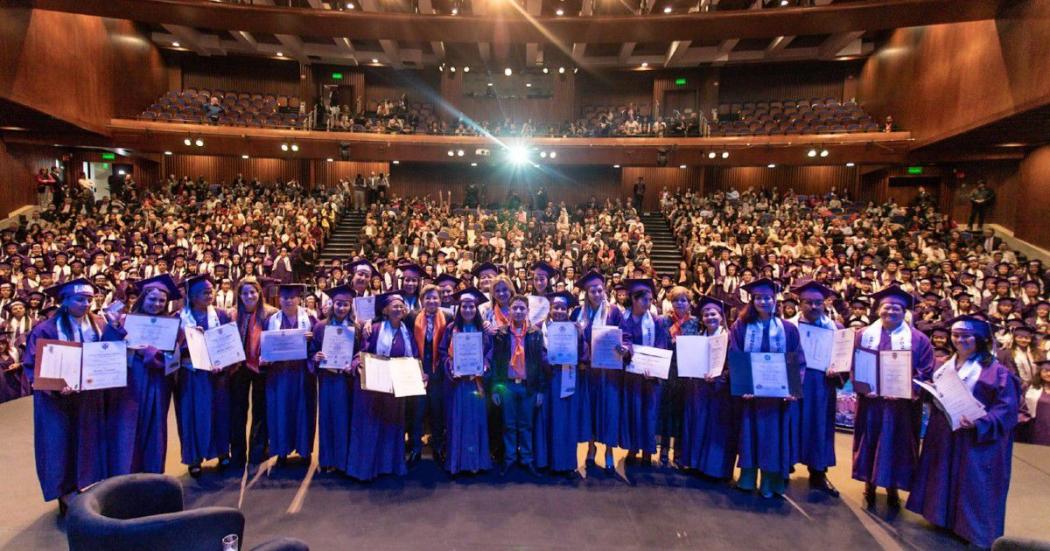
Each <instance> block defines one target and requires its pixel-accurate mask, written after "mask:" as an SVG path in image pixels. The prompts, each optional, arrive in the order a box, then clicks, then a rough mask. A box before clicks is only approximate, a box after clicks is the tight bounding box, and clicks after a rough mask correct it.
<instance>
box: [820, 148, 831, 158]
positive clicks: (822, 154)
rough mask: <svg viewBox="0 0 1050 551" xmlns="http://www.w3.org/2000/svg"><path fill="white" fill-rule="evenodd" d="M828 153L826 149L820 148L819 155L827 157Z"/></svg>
mask: <svg viewBox="0 0 1050 551" xmlns="http://www.w3.org/2000/svg"><path fill="white" fill-rule="evenodd" d="M829 154H830V153H829V152H828V150H827V149H821V150H820V156H821V157H827V156H828V155H829Z"/></svg>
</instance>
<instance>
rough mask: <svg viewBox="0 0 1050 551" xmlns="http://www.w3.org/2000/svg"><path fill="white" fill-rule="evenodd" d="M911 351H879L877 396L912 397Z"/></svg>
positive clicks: (908, 398)
mask: <svg viewBox="0 0 1050 551" xmlns="http://www.w3.org/2000/svg"><path fill="white" fill-rule="evenodd" d="M911 378H912V374H911V351H910V350H881V351H879V390H878V391H879V396H884V397H886V398H904V399H907V400H910V399H911V398H912V386H911Z"/></svg>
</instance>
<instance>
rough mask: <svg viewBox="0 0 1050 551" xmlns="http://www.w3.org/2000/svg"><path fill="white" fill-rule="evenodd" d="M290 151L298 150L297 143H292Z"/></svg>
mask: <svg viewBox="0 0 1050 551" xmlns="http://www.w3.org/2000/svg"><path fill="white" fill-rule="evenodd" d="M292 151H299V144H294V143H293V144H292Z"/></svg>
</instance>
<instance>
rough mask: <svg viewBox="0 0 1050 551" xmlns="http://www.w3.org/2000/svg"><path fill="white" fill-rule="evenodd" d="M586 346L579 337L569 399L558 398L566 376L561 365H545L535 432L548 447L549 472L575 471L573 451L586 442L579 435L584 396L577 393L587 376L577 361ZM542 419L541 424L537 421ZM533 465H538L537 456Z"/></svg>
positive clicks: (586, 405)
mask: <svg viewBox="0 0 1050 551" xmlns="http://www.w3.org/2000/svg"><path fill="white" fill-rule="evenodd" d="M587 348H588V347H587V345H586V344H585V343H584V341H583V339H582V338H580V339H579V340H578V342H577V351H576V358H577V360H578V361H577V364H576V365H575V366H572V367H571V369H573V370H575V371H576V387H575V390H574V392H573V393H572V394H571V395H570V396H566V397H565V398H562V397H561V385H562V378H563V377H564V376H565V373H564V371H563V369H562V366H560V365H550V364H547V363H546V362H544V363H545V366H546V368H547V369H549V370H550V371H549V373H548V377H547V380H548V383H547V384H546V385H545V386H544V389H543V393H544V397H543V406H542V407H541V408H539V410H540V411H541V412H542V415H539V414H538V419H537V429H536V432H537V433H539V432H542V433H544V435H545V440H546V444H547V448H546V452H547V455H546V457H545V458H544V460H545V462H544V466H547V467H550V469H551V470H554V471H558V472H564V471H575V470H576V469H577V467H579V465H578V458H577V454H576V449H577V447H578V446H579V444H580V442H586V441H587V439H588V436H587V435H586V434H585V433H584V432H582V430H583V427H584V424H583V423H581V420H580V417H581V416H583V415H585V413H586V411H587V408H588V403H587V396H586V395H585V394H583V393H581V392H580V382H581V381H583V380H584V378H585V377H586V375H587V372H586V371H585V370H582V369H580V363H579V361H580V360H582V358H584V357H585V355H586V352H587V351H586V349H587ZM541 420H542V422H543V423H542V424H540V421H541ZM536 464H537V466H539V465H540V456H539V454H538V453H537V455H536Z"/></svg>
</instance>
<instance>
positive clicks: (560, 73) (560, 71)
mask: <svg viewBox="0 0 1050 551" xmlns="http://www.w3.org/2000/svg"><path fill="white" fill-rule="evenodd" d="M558 74H559V75H564V74H565V67H558Z"/></svg>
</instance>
